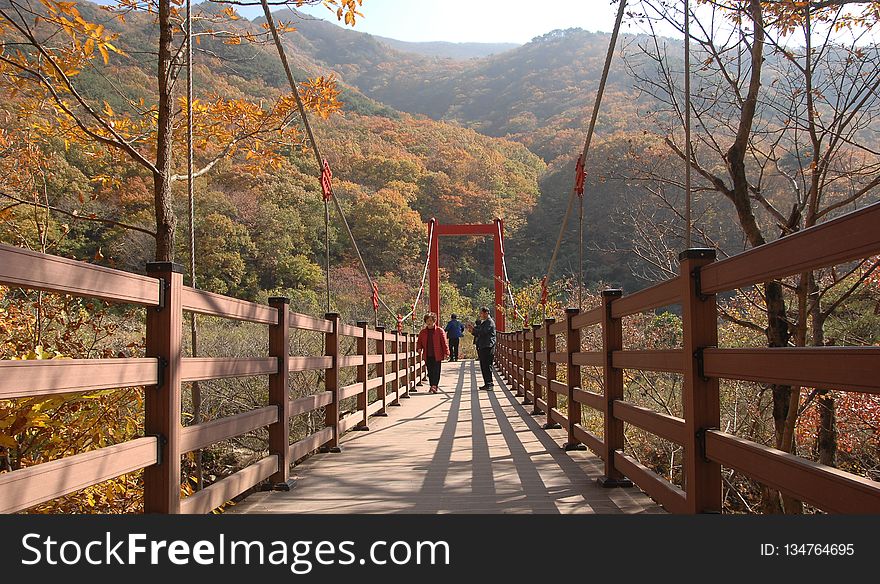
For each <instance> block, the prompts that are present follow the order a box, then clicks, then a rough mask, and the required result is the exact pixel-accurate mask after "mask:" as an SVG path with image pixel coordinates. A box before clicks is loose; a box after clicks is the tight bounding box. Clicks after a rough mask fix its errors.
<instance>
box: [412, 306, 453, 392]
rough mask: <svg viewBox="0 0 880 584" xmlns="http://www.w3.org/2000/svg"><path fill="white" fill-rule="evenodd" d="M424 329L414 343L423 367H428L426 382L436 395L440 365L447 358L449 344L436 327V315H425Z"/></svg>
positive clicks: (443, 334) (438, 387)
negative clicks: (422, 360)
mask: <svg viewBox="0 0 880 584" xmlns="http://www.w3.org/2000/svg"><path fill="white" fill-rule="evenodd" d="M424 320H425V328H423V329H422V330H421V331H419V338H418V341H416V350H417V351H419V352H420V353H421V354H422V358H423V359H424V360H425V365H427V367H428V381H429V382H430V384H431V389H430V390H429V391H430V392H431V393H437V391H438V390H439V389H440V364H441V363H442V362H443V359H445V358H446V357H448V356H449V343H448V342H447V340H446V333H444V332H443V329H441V328H440V327H438V326H437V315H436V314H434V313H433V312H429V313H428V314H426V315H425V318H424Z"/></svg>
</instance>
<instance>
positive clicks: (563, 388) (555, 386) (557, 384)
mask: <svg viewBox="0 0 880 584" xmlns="http://www.w3.org/2000/svg"><path fill="white" fill-rule="evenodd" d="M550 391H555V392H556V393H561V394H562V395H568V385H567V384H565V383H562V382H561V381H557V380H555V379H551V380H550Z"/></svg>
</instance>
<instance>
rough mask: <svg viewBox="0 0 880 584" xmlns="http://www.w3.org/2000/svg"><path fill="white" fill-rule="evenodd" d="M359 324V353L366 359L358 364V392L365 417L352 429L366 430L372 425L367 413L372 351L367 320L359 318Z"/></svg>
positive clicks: (359, 405)
mask: <svg viewBox="0 0 880 584" xmlns="http://www.w3.org/2000/svg"><path fill="white" fill-rule="evenodd" d="M357 325H358V327H359V328H360V329H361V334H360V336H358V340H357V354H358V356H360V357H361V359H363V360H364V361H363V364H361V365H358V368H357V381H358V383H360V384H361V393H359V394H358V398H357V407H358V409H359V410H361V411H362V412H363V414H364V417H363V419H362V420H361V421H360V422H358V423H357V425H356V426H355V427H354V428H352V430H362V431H366V430H369V429H370V426H369V425H368V423H369V422H368V419H369V414H368V413H367V405H369V403H370V400H369V397H370V395H369V392H368V391H367V379H368V378H369V375H368V374H367V373H368V371H369V366H368V365H367V355H369V354H370V351H369V349H367V322H366V321H363V320H359V321H358V323H357Z"/></svg>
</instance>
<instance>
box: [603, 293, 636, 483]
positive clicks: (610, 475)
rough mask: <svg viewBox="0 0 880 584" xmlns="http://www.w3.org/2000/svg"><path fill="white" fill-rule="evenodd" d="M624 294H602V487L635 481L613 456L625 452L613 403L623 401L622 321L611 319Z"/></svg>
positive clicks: (619, 423) (620, 427) (621, 431)
mask: <svg viewBox="0 0 880 584" xmlns="http://www.w3.org/2000/svg"><path fill="white" fill-rule="evenodd" d="M622 295H623V290H603V291H602V308H603V318H602V352H603V354H604V356H605V366H604V383H603V385H604V390H605V411H604V414H605V442H604V444H603V450H602V458H604V459H605V476H602V477H599V479H598V480H599V484H600V485H602V486H603V487H607V488H611V487H631V486H632V481H631V480H629V479H627V478H626V477H625V476H623V473H621V472H620V471H619V470H617V468H616V467H615V466H614V453H615V452H617V451H618V450H621V451H622V450H623V421H622V420H618V419H617V418H615V417H614V401H615V400H622V399H623V397H624V396H623V370H622V369H616V368H615V367H614V364H613V357H614V351H620V350H622V349H623V327H622V323H621V319H619V318H613V317H612V316H611V305H612V304H613V303H614V301H615V300H616V299H618V298H620V297H621V296H622Z"/></svg>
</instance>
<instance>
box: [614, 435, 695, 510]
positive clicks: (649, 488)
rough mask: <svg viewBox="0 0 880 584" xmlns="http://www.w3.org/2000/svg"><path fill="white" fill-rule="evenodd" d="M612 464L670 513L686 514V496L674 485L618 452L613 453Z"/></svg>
mask: <svg viewBox="0 0 880 584" xmlns="http://www.w3.org/2000/svg"><path fill="white" fill-rule="evenodd" d="M614 464H615V465H616V466H617V468H618V469H620V471H621V472H622V473H623V474H624V475H626V476H627V478H629V479H630V480H632V482H634V483H635V484H636V485H638V487H639V488H640V489H641V490H643V491H644V492H645V493H647V494H648V496H649V497H651V498H652V499H654V500H655V501H657V502H658V503H660V504H661V505H663V508H664V509H666V510H667V511H669V512H670V513H686V512H687V505H686V502H687V499H686V497H687V495H686V494H685V492H684V491H683V490H681V489H680V488H678V487H677V486H676V485H673V484H672V483H670V482H669V481H667V480H665V479H664V478H663V477H661V476H660V475H658V474H657V473H655V472H654V471H652V470H651V469H649V468H648V467H646V466H644V465H643V464H641V463H640V462H639V461H637V460H635V459H634V458H630V457H629V456H627V455H625V454H623V453H622V452H620V451H619V450H616V451H615V452H614Z"/></svg>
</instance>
